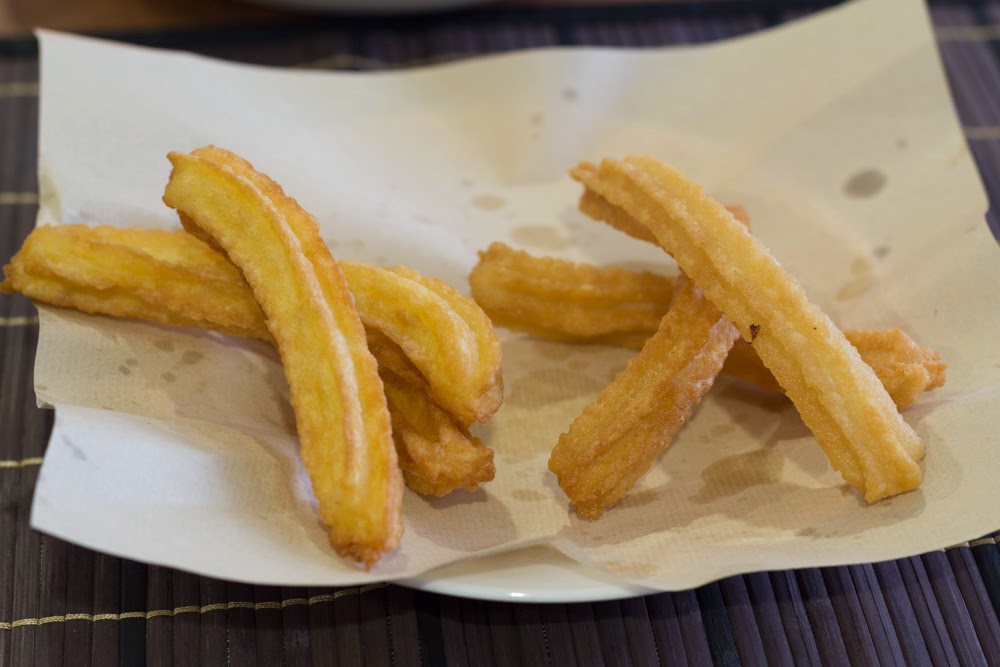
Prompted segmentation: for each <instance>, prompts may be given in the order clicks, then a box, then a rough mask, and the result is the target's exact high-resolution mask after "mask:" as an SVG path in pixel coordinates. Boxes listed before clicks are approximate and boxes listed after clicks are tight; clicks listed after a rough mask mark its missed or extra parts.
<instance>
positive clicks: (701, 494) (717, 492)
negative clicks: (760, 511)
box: [691, 449, 785, 504]
mask: <svg viewBox="0 0 1000 667" xmlns="http://www.w3.org/2000/svg"><path fill="white" fill-rule="evenodd" d="M784 466H785V459H784V457H783V456H781V455H780V454H778V453H777V452H775V451H774V450H772V449H757V450H754V451H752V452H746V453H745V454H734V455H733V456H727V457H725V458H723V459H720V460H718V461H716V462H715V463H713V464H712V465H710V466H708V467H707V468H705V471H704V472H702V473H701V481H702V484H703V485H702V487H701V489H699V490H698V492H697V493H696V494H695V495H693V496H691V501H692V502H695V503H699V504H703V503H710V502H712V501H714V500H718V499H720V498H726V497H729V496H735V495H736V494H738V493H741V492H743V491H746V490H747V489H749V488H751V487H754V486H766V485H768V484H777V483H778V482H779V481H781V473H782V470H783V469H784Z"/></svg>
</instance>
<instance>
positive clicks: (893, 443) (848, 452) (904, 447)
mask: <svg viewBox="0 0 1000 667" xmlns="http://www.w3.org/2000/svg"><path fill="white" fill-rule="evenodd" d="M573 176H574V178H576V179H577V180H579V181H580V182H582V183H583V184H584V185H585V187H587V188H588V189H592V190H594V191H595V192H597V193H598V194H600V195H601V196H602V197H604V198H605V199H606V200H607V201H608V202H610V203H611V204H614V205H615V206H619V207H621V208H622V209H624V210H625V211H627V212H628V213H629V214H630V215H631V216H632V217H633V218H635V219H636V220H637V221H639V222H640V223H642V224H643V225H645V226H646V227H648V228H649V229H650V231H651V232H652V233H653V234H654V236H655V237H656V239H657V241H658V242H659V243H660V245H661V246H663V247H664V249H666V250H667V251H668V252H669V253H670V254H671V255H673V257H674V259H675V260H676V261H677V264H678V266H679V267H680V268H681V270H683V271H684V272H685V273H686V274H687V275H688V276H690V278H691V279H692V280H694V281H695V282H696V283H697V284H698V285H699V286H700V287H701V288H702V290H704V293H705V295H706V296H707V297H708V298H709V299H710V300H711V301H712V302H713V303H715V304H716V305H717V306H718V307H719V308H720V310H722V312H723V313H725V315H726V317H727V318H728V319H729V320H730V321H731V322H733V323H734V324H735V325H736V326H737V327H738V328H739V330H740V333H741V334H742V336H743V338H744V340H746V341H748V342H750V343H752V344H753V347H754V349H755V350H756V351H757V353H758V355H759V356H760V358H761V360H762V361H763V362H764V364H765V365H766V366H767V367H768V369H769V370H770V371H771V373H772V374H773V375H774V376H775V378H776V379H777V380H778V382H779V383H780V384H781V386H782V387H783V388H784V389H785V392H786V393H787V395H788V396H789V398H790V399H791V400H792V402H793V403H794V404H795V406H796V408H797V409H798V411H799V414H800V415H801V416H802V418H803V421H805V423H806V425H807V426H809V428H810V429H811V430H812V431H813V434H814V435H815V436H816V439H817V442H818V443H819V444H820V446H821V447H822V448H823V450H824V451H825V453H826V454H827V457H828V458H829V460H830V462H831V464H832V465H833V467H834V468H835V469H836V470H837V471H838V472H840V473H841V475H843V477H844V479H845V480H846V481H847V482H848V483H849V484H850V485H851V486H853V487H855V488H856V489H858V490H859V491H861V492H862V493H863V494H864V496H865V499H866V500H868V501H869V502H875V501H877V500H880V499H882V498H886V497H888V496H892V495H896V494H898V493H903V492H905V491H910V490H913V489H915V488H917V487H918V486H919V485H920V482H921V480H922V477H923V473H922V471H921V469H920V466H919V464H918V461H919V460H920V458H921V457H922V456H923V444H922V443H921V442H920V439H919V438H918V437H917V435H916V433H914V432H913V429H911V428H910V427H909V425H908V424H906V422H905V421H903V419H902V417H901V416H900V415H899V412H898V411H897V409H896V406H895V405H894V404H893V402H892V399H891V398H890V397H889V395H888V393H887V392H886V390H885V388H884V387H883V386H882V384H881V382H879V380H878V377H877V376H876V375H875V373H874V371H872V369H871V367H869V366H868V365H867V364H865V363H864V362H863V361H862V359H861V357H860V355H859V354H858V352H857V350H856V349H855V348H854V346H852V345H851V344H850V343H849V342H848V341H847V339H846V338H845V337H844V335H843V334H842V333H841V332H840V330H839V329H837V327H836V326H834V325H833V323H832V322H831V321H830V319H829V318H828V317H827V316H826V315H825V314H823V313H822V312H821V311H820V310H819V309H818V308H816V307H815V306H814V305H812V304H811V303H809V301H808V299H807V298H806V296H805V293H804V291H803V290H802V288H801V287H800V286H799V285H798V283H797V282H796V281H795V280H794V279H793V278H791V277H790V276H789V275H788V274H787V273H786V272H785V271H784V270H783V269H782V268H781V266H780V265H779V264H778V262H777V261H776V260H775V259H774V258H773V257H772V256H771V255H770V253H769V252H768V251H767V250H766V249H765V248H764V246H763V244H761V243H760V241H759V240H757V239H756V238H754V237H753V236H752V235H751V234H750V233H749V232H747V230H746V229H745V228H744V227H743V226H742V225H740V224H739V223H738V222H737V221H736V220H735V218H734V217H733V215H732V213H730V212H729V211H727V210H726V209H725V208H724V207H723V206H722V205H721V204H718V203H717V202H715V201H714V200H712V199H710V198H709V197H707V196H706V195H705V194H704V193H703V192H702V190H701V188H700V187H698V186H697V185H695V184H694V183H692V182H691V181H689V180H688V179H686V178H685V177H684V176H683V175H682V174H680V172H678V171H677V170H675V169H672V168H670V167H667V166H666V165H664V164H662V163H660V162H658V161H656V160H654V159H652V158H628V159H626V160H624V161H619V160H604V161H602V163H601V165H600V166H599V167H594V166H593V165H588V164H581V165H580V166H578V167H577V168H576V169H574V170H573Z"/></svg>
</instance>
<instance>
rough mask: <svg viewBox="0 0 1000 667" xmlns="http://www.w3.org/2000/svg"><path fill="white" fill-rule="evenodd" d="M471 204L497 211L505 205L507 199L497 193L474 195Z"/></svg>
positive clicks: (486, 209)
mask: <svg viewBox="0 0 1000 667" xmlns="http://www.w3.org/2000/svg"><path fill="white" fill-rule="evenodd" d="M472 205H473V206H475V207H476V208H478V209H481V210H483V211H498V210H500V209H502V208H503V207H504V206H506V205H507V200H506V199H504V198H503V197H501V196H499V195H476V196H475V197H473V198H472Z"/></svg>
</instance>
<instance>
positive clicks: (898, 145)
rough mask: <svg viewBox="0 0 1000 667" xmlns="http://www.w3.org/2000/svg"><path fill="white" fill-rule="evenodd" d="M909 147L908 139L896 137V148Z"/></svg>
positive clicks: (902, 149) (904, 148) (903, 148)
mask: <svg viewBox="0 0 1000 667" xmlns="http://www.w3.org/2000/svg"><path fill="white" fill-rule="evenodd" d="M909 147H910V141H909V140H908V139H907V138H906V137H900V138H899V139H896V148H898V149H899V150H901V151H904V150H906V149H907V148H909Z"/></svg>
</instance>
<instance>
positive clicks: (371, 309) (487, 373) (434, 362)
mask: <svg viewBox="0 0 1000 667" xmlns="http://www.w3.org/2000/svg"><path fill="white" fill-rule="evenodd" d="M193 154H194V155H197V156H199V157H203V158H206V159H209V160H212V161H214V162H216V163H217V164H220V165H223V166H225V167H227V168H229V169H231V170H232V171H233V172H234V173H236V174H239V175H241V176H244V177H245V178H247V179H249V180H250V181H251V182H252V183H253V184H254V185H256V186H257V187H258V188H259V189H260V190H261V191H262V192H264V193H265V194H267V196H268V197H270V198H271V200H272V201H273V202H274V205H275V207H277V209H278V210H279V211H280V212H281V213H282V214H283V215H284V216H285V218H286V219H287V220H288V224H289V226H290V227H291V228H292V229H293V230H297V229H298V228H299V227H310V226H315V224H316V223H315V219H314V218H313V217H312V216H311V215H309V214H308V213H307V212H306V211H305V210H304V209H302V207H301V206H299V205H298V203H297V202H296V201H295V200H294V199H292V198H291V197H288V196H287V195H285V193H284V192H283V191H282V189H281V187H280V186H279V185H278V184H277V183H275V182H274V181H272V180H271V179H270V178H268V177H267V176H265V175H264V174H261V173H259V172H257V171H256V170H255V169H254V168H253V166H252V165H250V163H249V162H247V161H246V160H244V159H243V158H241V157H239V156H238V155H235V154H234V153H231V152H229V151H227V150H224V149H222V148H218V147H216V146H204V147H202V148H199V149H197V150H195V151H194V153H193ZM180 219H181V223H182V224H184V226H185V228H189V231H191V232H192V233H194V234H195V235H198V234H199V232H198V230H197V225H195V226H194V228H193V229H190V228H191V227H192V225H191V224H190V222H191V221H190V220H189V218H188V217H187V216H186V215H185V214H184V212H183V211H181V214H180ZM296 233H297V234H298V231H296ZM327 254H329V253H327ZM344 272H345V274H348V273H349V274H350V275H349V277H348V280H349V281H350V283H351V286H352V290H353V289H354V287H355V286H357V291H356V292H355V295H354V296H355V301H356V304H357V308H358V311H359V312H364V313H365V314H366V316H367V323H368V325H369V327H370V328H375V329H379V330H381V331H382V332H383V333H385V334H386V335H387V336H388V337H389V338H391V339H392V340H393V341H394V342H396V344H398V345H400V346H401V347H403V349H404V350H405V351H406V352H407V355H408V356H409V357H410V359H411V361H413V362H414V364H415V365H416V366H417V367H418V368H419V369H420V371H421V372H422V373H423V374H424V375H425V376H426V377H427V378H428V379H429V381H430V391H431V394H432V395H433V396H434V397H435V398H436V400H437V401H438V402H439V404H441V405H442V406H443V407H445V408H447V409H448V411H449V412H451V413H452V414H454V415H456V416H457V417H458V418H459V419H460V420H462V421H463V423H464V424H466V425H467V424H469V423H471V422H472V421H481V422H486V421H489V419H490V417H491V416H492V415H493V414H494V413H495V412H496V411H497V409H499V407H500V404H501V403H502V402H503V383H502V381H501V375H500V341H499V338H497V336H496V334H495V332H494V331H493V326H492V324H491V323H490V321H489V319H488V318H487V317H486V316H485V314H483V312H482V310H481V309H480V308H478V307H476V306H475V304H472V303H469V302H468V300H467V299H465V298H464V297H462V296H461V295H460V294H459V293H458V292H457V291H456V290H454V289H453V288H451V287H450V286H449V285H447V284H446V283H443V282H442V281H440V280H435V279H433V278H427V277H424V276H421V275H419V274H417V273H416V272H414V271H410V270H409V269H406V268H403V267H400V268H398V269H396V272H397V273H398V274H399V276H400V277H399V279H396V280H389V279H388V277H387V276H386V275H384V274H379V275H377V276H376V275H375V274H374V269H372V268H366V267H365V265H360V264H354V265H352V266H351V267H350V268H345V269H344ZM406 279H409V280H410V281H413V282H417V283H419V284H420V285H422V286H423V287H425V288H426V291H423V292H421V291H418V290H414V289H412V286H410V285H407V283H405V282H404V281H405V280H406ZM363 285H364V286H368V287H372V288H374V287H375V286H377V287H378V288H379V289H378V291H377V292H375V293H373V290H372V289H364V287H363ZM443 302H446V303H443ZM445 305H450V306H451V309H448V308H446V307H443V306H445ZM414 320H418V321H419V323H420V324H422V325H424V326H421V327H415V326H414V324H416V323H417V322H414ZM460 329H461V330H462V331H461V333H462V334H463V335H459V330H460ZM414 336H423V338H432V337H435V336H437V339H438V340H437V341H431V340H423V341H420V340H415V339H414ZM432 342H436V343H438V344H437V345H432V344H431V343H432ZM456 357H460V358H458V359H456ZM452 360H455V361H452Z"/></svg>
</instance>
